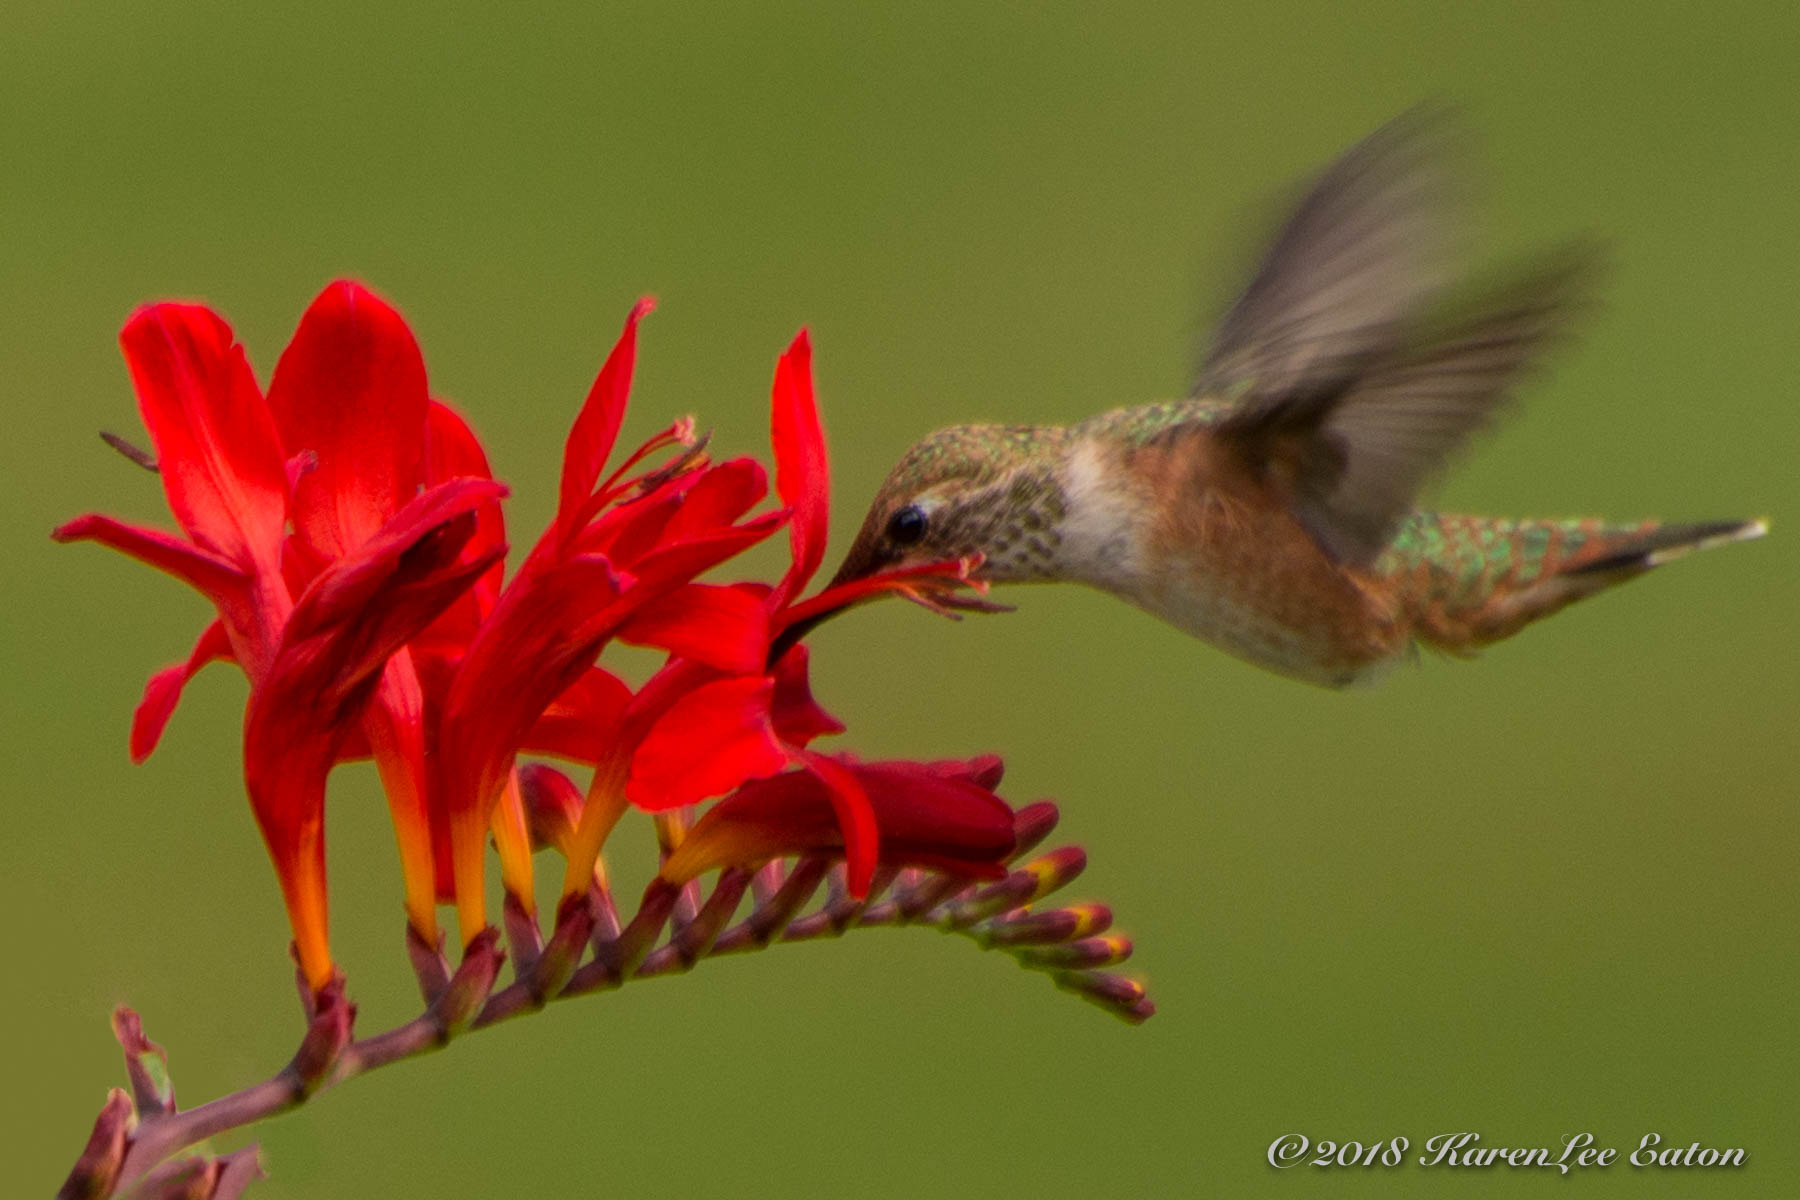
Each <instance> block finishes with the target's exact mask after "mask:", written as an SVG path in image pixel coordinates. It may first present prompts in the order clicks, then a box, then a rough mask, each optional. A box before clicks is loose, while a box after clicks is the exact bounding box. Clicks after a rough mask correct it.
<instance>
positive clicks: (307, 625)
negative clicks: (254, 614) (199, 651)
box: [276, 479, 506, 707]
mask: <svg viewBox="0 0 1800 1200" xmlns="http://www.w3.org/2000/svg"><path fill="white" fill-rule="evenodd" d="M505 491H506V489H505V488H504V486H502V485H501V484H498V483H493V482H491V481H488V480H477V479H459V480H452V481H451V482H450V483H446V484H441V485H439V486H438V487H436V488H433V489H432V490H431V491H429V492H426V493H424V494H423V495H421V496H419V497H418V498H417V499H416V500H414V501H412V503H410V504H408V505H407V506H406V507H405V508H403V509H401V510H400V512H399V513H397V514H395V516H394V518H393V520H391V521H389V522H388V523H387V524H386V525H384V526H383V527H382V528H381V530H380V531H379V532H377V533H376V534H375V536H373V537H371V538H369V539H368V540H367V541H365V542H364V543H363V544H362V545H361V546H359V547H357V548H356V549H355V550H354V551H352V552H350V553H349V554H346V555H345V556H343V557H341V558H339V559H337V560H336V561H335V562H333V563H332V564H331V565H330V566H328V567H327V568H326V569H325V570H324V571H323V572H322V573H320V575H319V576H318V578H316V579H314V580H313V582H312V585H311V586H310V587H308V588H307V590H306V592H305V594H303V595H302V596H301V597H300V599H299V600H298V601H296V602H295V605H294V611H293V613H292V615H291V616H290V617H289V618H288V621H287V625H286V627H285V628H284V630H283V637H282V648H281V653H280V655H279V656H278V666H277V668H276V670H277V672H278V673H280V672H287V673H296V672H297V673H299V675H300V676H301V678H303V679H304V682H303V683H301V682H298V681H296V680H289V681H288V683H287V686H298V687H304V688H305V689H307V690H308V692H309V697H310V701H311V702H312V703H315V704H322V705H326V706H328V707H331V706H336V705H338V704H341V703H347V698H348V696H349V694H350V693H351V692H352V691H353V690H354V689H356V688H358V687H360V686H361V685H362V684H363V683H365V682H366V681H368V680H369V679H370V677H371V676H372V674H373V673H374V672H375V671H378V670H379V669H380V667H381V665H382V663H384V662H385V661H386V660H387V658H388V656H389V655H391V654H393V653H394V652H395V651H396V650H398V649H399V648H400V647H401V646H402V645H404V644H405V643H406V642H408V641H410V640H411V639H412V637H413V636H414V635H415V634H417V633H418V632H419V631H420V630H421V629H423V628H424V627H425V625H426V624H428V623H429V622H430V621H431V619H432V618H434V617H436V616H437V615H438V613H440V612H441V611H443V609H444V608H445V607H446V606H447V605H449V603H450V602H451V601H452V600H454V599H455V598H456V597H457V596H458V595H460V594H461V593H462V592H463V591H465V590H466V589H467V588H468V587H469V585H470V584H471V583H473V582H474V580H475V578H476V577H477V576H479V575H481V574H482V573H483V572H485V571H486V570H487V569H488V568H489V567H490V566H491V565H492V563H491V561H485V560H477V561H476V562H474V563H468V562H464V561H461V560H460V555H461V551H462V548H463V545H464V543H465V542H467V541H468V539H469V537H470V536H471V535H472V534H473V532H474V517H473V516H472V515H471V514H472V513H473V510H474V509H476V508H477V507H479V506H480V505H482V504H484V503H487V502H490V501H492V500H493V499H495V498H496V497H498V496H501V495H504V494H505ZM497 553H498V551H496V552H495V554H497Z"/></svg>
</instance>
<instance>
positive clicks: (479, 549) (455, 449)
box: [420, 400, 506, 648]
mask: <svg viewBox="0 0 1800 1200" xmlns="http://www.w3.org/2000/svg"><path fill="white" fill-rule="evenodd" d="M424 476H425V486H426V487H428V488H429V487H435V486H437V485H438V484H440V483H447V482H449V481H450V480H452V479H462V478H468V479H492V478H493V477H494V473H493V471H492V470H490V469H489V467H488V461H487V454H486V453H485V452H483V450H482V448H481V442H480V441H479V440H478V439H477V438H476V437H475V432H474V430H472V429H470V428H469V426H468V424H467V422H465V421H464V420H463V419H462V418H461V417H460V416H458V415H457V414H456V413H455V411H453V410H452V409H450V408H449V407H448V406H446V405H444V404H441V403H439V402H438V401H436V400H433V401H432V402H431V407H430V408H429V409H428V410H427V417H426V425H425V470H424ZM505 545H506V519H505V517H504V515H503V514H502V513H501V509H500V504H499V502H498V501H495V502H494V503H492V504H484V505H482V506H481V507H480V508H478V509H476V510H475V536H474V537H472V538H470V539H469V544H468V545H467V546H465V547H463V557H465V558H470V559H473V558H476V557H479V556H482V555H485V554H487V553H488V552H489V551H490V550H492V549H494V548H495V547H496V546H505ZM505 574H506V565H505V563H503V562H500V563H495V564H494V566H493V567H492V568H491V569H490V570H489V571H488V573H487V574H486V575H483V576H482V577H481V578H480V579H478V580H477V581H476V582H475V586H473V587H471V588H470V589H469V591H468V594H467V595H465V596H463V597H462V598H461V599H459V600H457V602H456V603H455V604H453V605H451V606H450V608H449V609H448V610H447V611H446V612H445V613H444V615H443V616H442V617H439V618H438V619H437V620H436V621H435V622H433V623H432V627H431V628H430V629H429V630H427V631H426V632H425V633H424V634H421V635H420V636H421V638H422V639H423V640H425V641H428V642H431V643H433V644H434V645H437V646H439V647H446V646H456V647H458V648H466V647H467V646H468V644H469V642H470V641H472V640H473V639H474V637H475V629H476V627H477V626H479V625H480V624H481V622H482V620H484V619H485V618H486V617H487V614H488V613H490V612H492V611H494V605H495V604H496V603H498V602H499V599H500V587H501V584H502V583H503V582H504V579H505Z"/></svg>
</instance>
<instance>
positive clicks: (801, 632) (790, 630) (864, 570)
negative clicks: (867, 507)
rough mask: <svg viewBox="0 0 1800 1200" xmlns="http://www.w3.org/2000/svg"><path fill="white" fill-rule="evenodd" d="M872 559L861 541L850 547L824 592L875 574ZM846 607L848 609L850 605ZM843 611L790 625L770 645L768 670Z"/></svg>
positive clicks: (827, 612)
mask: <svg viewBox="0 0 1800 1200" xmlns="http://www.w3.org/2000/svg"><path fill="white" fill-rule="evenodd" d="M870 557H871V555H870V554H869V552H868V551H867V550H865V549H864V548H863V544H862V542H861V540H860V539H859V540H858V541H857V543H856V544H855V545H853V546H851V547H850V552H849V553H848V554H846V555H844V561H843V563H842V564H841V565H840V566H839V567H838V569H837V574H835V575H833V576H832V577H831V582H829V583H827V584H826V585H825V587H824V589H823V591H826V592H829V591H830V590H831V589H832V588H834V587H837V586H838V585H839V584H841V583H851V582H854V581H855V580H858V579H861V578H862V577H863V576H865V575H869V574H873V571H872V569H871V565H870V564H869V562H868V560H869V559H870ZM845 607H848V605H846V606H845ZM843 611H844V609H842V608H833V609H828V610H826V611H825V612H822V613H817V614H815V615H813V616H810V617H806V618H805V619H803V620H799V621H795V622H794V623H793V624H792V625H789V626H788V627H787V628H786V629H784V630H782V631H781V632H780V633H779V634H777V635H776V636H775V638H774V640H773V641H771V642H770V643H769V658H768V662H767V667H766V669H769V670H773V669H774V666H775V664H776V663H778V662H780V661H781V656H782V655H784V654H786V653H787V652H788V651H789V650H791V649H793V647H794V645H795V644H796V643H797V642H799V641H800V639H801V638H804V637H805V636H806V635H807V634H809V633H811V632H812V631H813V630H815V629H817V628H818V627H819V626H821V625H823V624H824V623H825V622H827V621H829V620H831V618H833V617H835V616H837V615H838V614H839V613H841V612H843Z"/></svg>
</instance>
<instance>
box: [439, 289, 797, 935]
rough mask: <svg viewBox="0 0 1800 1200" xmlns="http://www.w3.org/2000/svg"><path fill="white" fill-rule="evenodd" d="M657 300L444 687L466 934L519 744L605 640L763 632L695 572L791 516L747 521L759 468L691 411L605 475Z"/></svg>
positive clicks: (447, 786)
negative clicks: (732, 456) (702, 430)
mask: <svg viewBox="0 0 1800 1200" xmlns="http://www.w3.org/2000/svg"><path fill="white" fill-rule="evenodd" d="M649 310H650V304H649V303H648V302H647V301H645V302H640V303H639V304H638V306H637V307H636V308H634V309H633V310H632V313H631V315H630V317H629V318H628V319H627V321H626V323H625V330H624V332H623V334H621V336H620V338H619V342H618V344H617V346H615V347H614V349H613V352H612V354H611V355H610V356H609V357H608V358H607V360H606V364H605V365H604V366H603V367H602V368H601V371H600V374H599V377H598V378H597V379H596V380H595V382H594V386H593V388H592V390H591V391H590V392H589V394H588V398H587V401H586V403H585V404H584V405H583V407H582V410H581V413H580V414H579V415H578V416H577V417H576V420H575V424H574V426H573V428H572V429H571V430H570V433H569V438H568V442H567V444H566V447H565V450H564V456H563V473H562V484H561V489H560V497H559V503H558V506H557V513H556V517H555V519H554V520H553V521H552V522H551V525H550V527H549V528H548V529H547V530H546V531H545V532H544V535H543V536H542V537H541V538H540V539H539V540H538V543H537V545H536V546H535V547H534V548H533V549H532V552H531V555H530V556H529V557H528V558H527V560H526V561H525V564H524V565H523V566H522V567H521V568H520V569H519V572H518V574H517V575H515V576H514V578H513V579H512V581H511V582H510V583H509V584H507V586H506V589H505V590H504V592H502V593H501V595H500V597H499V600H498V602H497V604H496V605H495V607H494V609H493V611H492V612H491V613H489V614H488V615H487V618H486V619H485V620H484V621H483V622H482V624H481V625H480V627H479V628H478V629H477V630H476V631H475V633H474V636H473V638H472V640H471V641H470V643H469V646H468V651H467V653H466V654H465V655H464V656H463V658H462V660H461V662H460V663H459V664H458V666H457V667H456V670H455V673H454V675H453V676H452V677H451V680H450V682H449V685H448V689H447V692H446V695H445V698H444V705H443V713H442V718H441V723H440V727H439V731H438V756H437V760H436V762H437V771H436V774H435V786H437V787H438V788H440V789H441V792H440V795H441V799H442V802H443V804H444V808H445V812H446V815H447V818H448V821H449V829H450V842H451V857H452V873H453V877H454V881H455V895H456V902H457V911H458V917H459V921H460V925H461V932H462V937H463V940H464V941H465V943H466V942H467V941H469V940H470V939H472V938H473V937H475V936H476V935H477V934H478V933H480V932H481V930H482V929H483V928H485V927H486V909H485V901H484V897H483V892H482V882H481V874H482V869H481V863H482V849H483V844H484V842H485V840H486V836H487V829H488V823H489V816H490V814H491V813H492V811H493V809H494V805H495V804H496V803H497V802H498V801H499V800H500V798H501V795H502V792H503V790H505V789H507V788H508V786H509V783H510V781H511V780H512V779H513V764H514V761H515V759H516V756H517V754H518V752H519V750H520V749H521V748H522V747H524V746H525V745H526V743H527V741H528V739H530V737H531V735H532V731H533V729H534V727H536V726H537V725H538V724H539V722H540V718H542V717H543V716H544V714H545V713H546V710H548V709H550V708H551V706H552V704H553V702H555V701H557V699H558V697H559V696H564V695H565V693H568V692H570V690H571V689H572V688H576V687H577V685H579V684H581V683H582V682H583V679H584V676H587V675H588V673H589V672H590V671H591V670H593V669H594V668H593V667H592V664H593V661H594V658H595V656H596V655H597V654H598V653H599V651H600V648H601V647H602V646H603V645H604V644H605V643H606V642H607V641H608V640H610V639H612V638H614V637H621V638H628V639H630V640H633V641H639V642H642V643H644V644H649V645H657V646H662V647H664V648H667V649H676V650H679V651H680V652H682V653H686V654H693V655H697V656H703V657H704V658H709V659H711V658H718V657H721V656H722V657H724V658H726V659H727V660H729V661H731V662H733V663H737V662H741V661H743V660H744V657H745V656H744V651H743V647H745V646H746V645H752V644H757V643H760V641H761V640H762V633H761V629H762V614H761V612H760V610H757V609H756V608H755V607H754V606H750V605H745V604H742V603H736V602H732V601H730V600H729V599H727V598H725V597H723V596H722V595H721V594H720V592H719V590H718V589H708V588H700V587H696V586H695V585H693V584H692V583H691V581H692V580H693V578H694V577H695V576H697V575H699V574H700V573H701V572H703V571H706V570H708V569H710V568H711V567H713V566H715V565H717V564H718V563H720V562H722V561H724V560H725V559H727V558H730V557H731V556H732V555H735V554H737V553H739V552H740V551H742V550H744V549H745V548H747V547H749V546H751V545H753V544H755V543H756V542H758V541H761V540H762V539H763V538H765V537H767V536H768V535H769V534H770V533H772V532H773V531H774V530H775V529H776V528H777V527H778V526H779V523H780V521H781V519H782V514H780V513H769V514H766V515H764V516H760V517H755V518H751V519H749V520H742V521H740V518H742V517H743V515H744V513H745V512H746V511H747V510H748V509H749V508H750V506H751V505H753V504H754V503H755V502H756V501H757V500H758V499H760V497H761V494H762V485H761V483H760V474H761V472H760V468H756V467H755V464H753V463H726V464H723V465H721V466H717V467H713V466H708V465H707V464H706V463H705V461H704V459H703V457H702V456H700V455H699V454H698V452H697V451H696V450H695V449H693V441H694V438H693V430H692V425H691V423H690V422H679V423H677V424H676V425H675V426H673V427H671V428H670V429H669V430H667V431H666V432H665V433H663V434H662V435H659V436H658V437H657V438H654V439H652V440H651V441H650V442H649V443H647V444H646V445H645V446H643V447H642V448H640V449H639V450H638V451H637V452H636V453H634V454H632V455H630V456H629V457H628V458H627V459H626V461H625V463H624V464H623V465H622V466H620V467H618V468H617V469H615V470H614V471H613V472H612V473H611V474H610V475H608V476H606V477H605V478H604V479H603V478H602V477H601V472H602V470H603V468H604V466H605V462H606V459H607V457H608V456H609V454H610V453H611V450H612V446H613V442H614V439H615V438H616V437H617V434H618V430H619V426H620V424H621V422H622V421H623V419H624V414H625V404H626V400H627V397H628V395H629V392H630V387H631V375H632V369H633V365H634V361H635V357H636V348H637V324H638V321H639V320H640V318H642V317H643V315H644V314H645V313H647V312H648V311H649ZM669 447H679V448H680V450H679V451H678V453H677V454H676V456H675V457H674V458H673V460H672V461H670V462H668V463H665V464H664V465H663V466H661V467H660V468H657V469H654V470H650V471H646V472H642V473H640V474H638V475H635V476H630V475H628V472H630V471H631V470H632V469H633V468H635V467H637V466H638V465H639V464H640V463H642V462H643V461H644V460H645V459H646V458H648V457H649V456H650V455H652V454H654V453H655V452H657V451H658V450H660V449H665V448H669ZM653 605H657V606H661V607H660V608H658V609H655V610H653V608H652V606H653ZM696 661H698V659H697V660H696ZM589 690H590V691H595V692H596V694H598V692H599V691H604V690H605V689H604V687H601V688H599V689H595V688H593V687H592V686H590V689H589ZM512 786H513V787H514V788H515V791H514V793H513V800H512V801H509V804H513V803H514V802H515V801H516V784H512ZM515 809H516V806H515ZM516 811H518V812H519V813H520V816H519V820H518V826H519V828H520V830H521V831H522V830H523V825H524V822H523V815H522V809H516ZM591 865H592V863H591V860H590V869H591Z"/></svg>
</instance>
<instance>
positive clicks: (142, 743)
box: [131, 621, 231, 763]
mask: <svg viewBox="0 0 1800 1200" xmlns="http://www.w3.org/2000/svg"><path fill="white" fill-rule="evenodd" d="M230 659H231V639H230V637H228V636H227V635H226V633H225V624H224V622H222V621H214V622H213V623H212V624H210V625H208V626H207V627H206V628H205V629H204V630H203V631H201V634H200V638H199V640H198V641H196V642H195V643H194V649H193V652H192V653H190V654H189V655H188V657H187V661H185V662H178V663H176V664H175V665H174V666H170V667H164V668H163V669H162V670H160V671H158V672H157V673H156V674H154V675H152V676H151V677H150V681H149V682H148V683H146V684H145V685H144V698H143V699H142V700H140V701H138V706H137V711H136V712H135V713H133V714H132V716H131V761H132V762H134V763H141V762H143V761H144V760H145V759H146V758H149V757H150V752H151V751H153V750H155V749H156V743H157V742H158V741H159V740H161V738H162V732H163V728H164V727H165V726H166V725H168V723H169V717H170V716H171V715H172V714H173V713H174V711H175V706H176V704H178V703H180V701H181V689H182V688H184V687H186V686H187V682H188V680H190V679H192V678H193V677H194V676H195V675H197V674H199V673H200V668H201V667H204V666H205V665H206V664H207V663H210V662H218V661H229V660H230Z"/></svg>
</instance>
